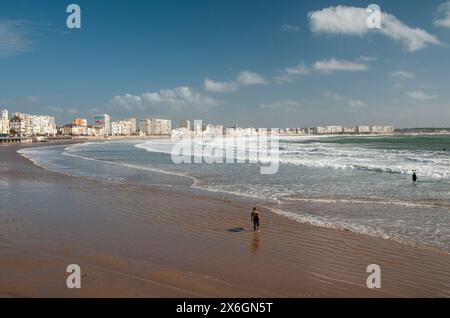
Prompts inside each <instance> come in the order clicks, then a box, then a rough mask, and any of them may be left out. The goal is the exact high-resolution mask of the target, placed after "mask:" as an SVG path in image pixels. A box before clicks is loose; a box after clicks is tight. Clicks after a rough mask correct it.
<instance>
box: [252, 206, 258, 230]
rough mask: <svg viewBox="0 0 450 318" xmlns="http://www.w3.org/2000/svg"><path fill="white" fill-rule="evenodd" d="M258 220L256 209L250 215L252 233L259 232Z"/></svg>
mask: <svg viewBox="0 0 450 318" xmlns="http://www.w3.org/2000/svg"><path fill="white" fill-rule="evenodd" d="M259 219H260V216H259V212H258V211H257V210H256V208H253V211H252V215H251V220H252V222H253V231H258V232H259Z"/></svg>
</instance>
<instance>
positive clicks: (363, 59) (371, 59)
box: [358, 55, 377, 62]
mask: <svg viewBox="0 0 450 318" xmlns="http://www.w3.org/2000/svg"><path fill="white" fill-rule="evenodd" d="M376 60H377V58H376V57H374V56H365V55H361V56H360V57H359V58H358V61H361V62H375V61H376Z"/></svg>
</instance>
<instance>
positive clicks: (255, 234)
mask: <svg viewBox="0 0 450 318" xmlns="http://www.w3.org/2000/svg"><path fill="white" fill-rule="evenodd" d="M251 248H252V254H253V255H256V254H257V253H258V250H259V233H258V232H253V241H252V247H251Z"/></svg>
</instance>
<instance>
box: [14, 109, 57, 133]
mask: <svg viewBox="0 0 450 318" xmlns="http://www.w3.org/2000/svg"><path fill="white" fill-rule="evenodd" d="M13 119H14V121H13ZM13 119H11V121H10V126H11V125H13V126H14V129H13V128H11V129H13V130H14V131H16V132H17V133H19V131H20V134H21V135H22V136H54V135H56V132H57V130H56V122H55V117H52V116H45V115H30V114H24V113H14V114H13ZM17 119H20V120H21V122H19V121H18V120H17ZM13 122H14V123H13Z"/></svg>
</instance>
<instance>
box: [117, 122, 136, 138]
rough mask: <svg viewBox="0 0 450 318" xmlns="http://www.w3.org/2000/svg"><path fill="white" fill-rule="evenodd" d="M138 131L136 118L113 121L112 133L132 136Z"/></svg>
mask: <svg viewBox="0 0 450 318" xmlns="http://www.w3.org/2000/svg"><path fill="white" fill-rule="evenodd" d="M135 133H136V118H128V119H123V120H117V121H113V122H111V135H113V136H130V135H133V134H135Z"/></svg>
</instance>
